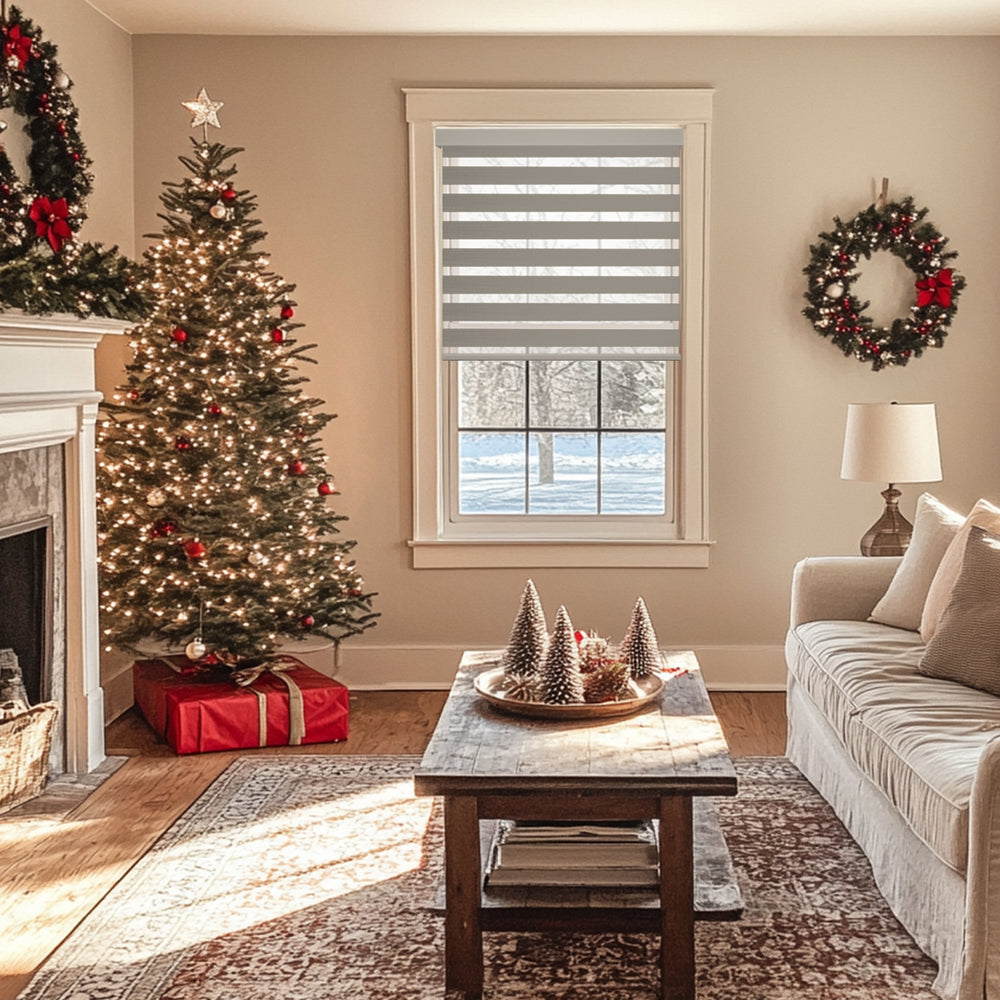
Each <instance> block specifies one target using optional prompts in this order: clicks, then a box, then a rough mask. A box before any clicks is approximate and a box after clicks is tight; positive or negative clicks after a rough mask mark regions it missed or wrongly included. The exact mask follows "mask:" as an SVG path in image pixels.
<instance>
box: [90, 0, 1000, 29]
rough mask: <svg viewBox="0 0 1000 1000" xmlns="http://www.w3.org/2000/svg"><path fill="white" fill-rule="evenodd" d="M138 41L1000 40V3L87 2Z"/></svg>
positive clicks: (976, 0) (847, 0) (925, 0)
mask: <svg viewBox="0 0 1000 1000" xmlns="http://www.w3.org/2000/svg"><path fill="white" fill-rule="evenodd" d="M87 2H88V3H90V5H91V6H92V7H94V8H96V9H97V10H99V11H101V12H102V13H103V14H105V15H106V16H107V17H109V18H110V19H111V20H112V21H114V22H115V23H116V24H118V25H120V26H121V27H122V28H124V29H125V30H126V31H128V32H129V33H131V34H135V35H145V34H208V35H344V34H349V35H350V34H353V35H358V34H363V35H382V34H421V35H426V34H465V35H470V34H474V35H479V34H514V35H519V34H605V35H622V34H669V35H676V34H687V35H997V34H1000V0H294V2H293V3H290V4H280V3H275V2H274V0H170V2H159V3H158V2H151V0H87Z"/></svg>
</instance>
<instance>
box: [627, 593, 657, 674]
mask: <svg viewBox="0 0 1000 1000" xmlns="http://www.w3.org/2000/svg"><path fill="white" fill-rule="evenodd" d="M619 655H620V657H621V659H622V660H623V661H624V662H625V663H627V664H628V665H629V667H630V668H631V670H632V676H633V677H636V678H638V677H647V676H649V674H651V673H652V672H653V671H654V670H656V669H657V668H658V667H659V666H660V648H659V645H658V643H657V641H656V633H655V632H654V631H653V623H652V621H650V618H649V612H648V611H647V610H646V602H645V601H644V600H643V599H642V598H641V597H640V598H638V599H637V600H636V602H635V607H634V608H633V609H632V619H631V621H630V622H629V624H628V629H627V630H626V632H625V638H624V639H622V644H621V649H620V651H619Z"/></svg>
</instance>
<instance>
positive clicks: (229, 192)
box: [222, 184, 236, 201]
mask: <svg viewBox="0 0 1000 1000" xmlns="http://www.w3.org/2000/svg"><path fill="white" fill-rule="evenodd" d="M222 197H223V198H225V199H226V201H233V200H234V199H235V197H236V192H235V191H234V190H233V186H232V184H229V185H228V186H227V187H226V189H225V191H223V192H222Z"/></svg>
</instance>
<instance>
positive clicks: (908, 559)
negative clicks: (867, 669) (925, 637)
mask: <svg viewBox="0 0 1000 1000" xmlns="http://www.w3.org/2000/svg"><path fill="white" fill-rule="evenodd" d="M964 520H965V518H964V516H963V515H962V514H959V513H958V511H954V510H952V509H951V508H950V507H946V506H945V505H944V504H943V503H941V501H940V500H938V499H936V498H935V497H933V496H931V495H930V493H921V494H920V496H919V497H918V498H917V513H916V515H915V516H914V518H913V538H912V539H911V540H910V546H909V548H908V549H907V550H906V552H905V553H904V554H903V558H902V561H901V562H900V564H899V568H898V569H897V570H896V573H895V575H894V576H893V578H892V582H891V583H890V584H889V589H888V590H887V591H886V592H885V595H884V596H883V597H882V599H881V600H880V601H879V602H878V604H876V605H875V609H874V610H873V611H872V613H871V616H870V617H869V618H868V620H869V621H870V622H880V623H881V624H883V625H892V626H893V627H895V628H905V629H909V630H910V631H911V632H916V631H917V629H919V628H920V617H921V615H922V613H923V610H924V602H925V601H926V600H927V592H928V590H930V586H931V581H932V580H933V579H934V574H935V573H936V572H937V568H938V564H939V563H940V562H941V559H942V557H943V556H944V554H945V552H946V551H947V549H948V546H949V544H950V543H951V540H952V539H953V538H954V537H955V534H956V532H957V531H958V529H959V528H960V527H961V526H962V522H963V521H964Z"/></svg>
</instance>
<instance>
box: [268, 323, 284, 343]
mask: <svg viewBox="0 0 1000 1000" xmlns="http://www.w3.org/2000/svg"><path fill="white" fill-rule="evenodd" d="M284 339H285V331H284V330H282V329H281V328H280V327H277V326H276V327H275V328H274V329H273V330H272V331H271V340H273V341H274V342H275V343H276V344H280V343H282V342H283V341H284Z"/></svg>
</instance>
